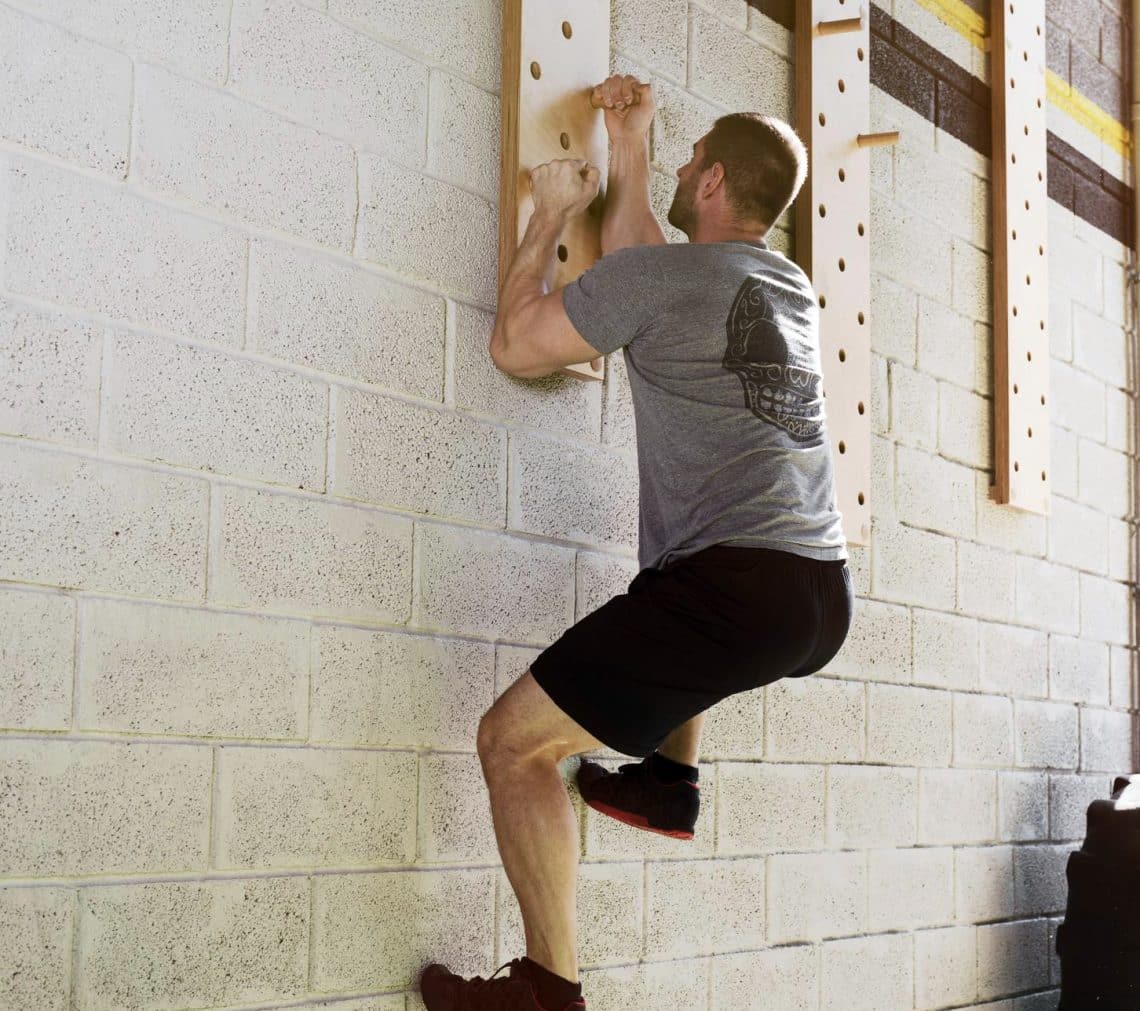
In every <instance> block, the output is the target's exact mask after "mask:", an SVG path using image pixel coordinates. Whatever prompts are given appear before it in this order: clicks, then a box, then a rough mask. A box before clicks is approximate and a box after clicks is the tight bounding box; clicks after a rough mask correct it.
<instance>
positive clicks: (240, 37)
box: [226, 0, 499, 166]
mask: <svg viewBox="0 0 1140 1011" xmlns="http://www.w3.org/2000/svg"><path fill="white" fill-rule="evenodd" d="M323 6H324V4H321V7H322V8H323ZM230 32H231V38H230V61H229V76H228V78H227V79H226V87H227V89H228V90H231V91H233V92H235V93H237V94H239V95H241V96H242V97H243V98H248V99H250V100H252V101H253V102H256V103H257V104H258V105H262V106H268V107H269V108H274V109H280V110H281V111H282V112H283V113H284V114H285V115H287V116H289V117H290V118H291V119H294V120H297V121H299V122H302V123H305V124H307V125H309V126H312V127H315V128H316V129H318V130H320V131H322V132H323V133H328V134H332V135H334V136H336V137H340V138H342V139H344V140H347V141H350V142H351V143H353V144H355V145H357V146H359V147H365V148H370V149H371V150H373V151H386V152H388V153H389V154H391V156H392V157H394V158H396V159H398V160H401V161H404V162H406V163H407V164H409V165H414V166H419V165H422V164H423V154H424V134H425V129H424V126H425V122H426V119H427V110H428V107H429V102H428V68H427V67H425V66H424V65H423V63H421V62H419V61H417V60H415V59H413V58H411V57H409V56H405V55H404V54H403V53H400V52H398V51H397V50H396V49H395V48H391V47H389V46H386V45H383V44H382V43H380V42H377V41H376V39H375V38H371V37H370V36H369V35H368V34H365V33H364V32H361V31H359V30H357V29H354V28H350V27H349V26H347V25H345V24H342V23H340V22H339V21H337V20H335V19H334V18H330V17H328V16H327V15H326V14H324V13H323V11H315V10H313V9H312V8H311V7H309V6H306V5H304V4H301V3H297V2H296V0H291V2H285V3H274V4H263V3H260V2H257V0H238V2H237V3H236V4H234V9H233V15H232V19H231V28H230ZM468 87H470V86H468ZM471 90H473V91H474V90H476V89H473V88H472V89H471ZM378 95H383V96H384V98H385V100H384V101H382V102H378V101H377V100H376V98H377V96H378ZM436 98H437V96H433V100H432V102H431V103H430V105H431V108H432V111H433V112H435V110H436V109H437V108H438V106H437V105H436V104H435V101H436ZM438 99H439V101H440V102H441V103H442V102H444V101H446V100H452V101H453V102H454V104H455V105H456V106H459V107H460V108H462V104H461V102H460V101H458V100H457V96H452V95H446V96H443V95H441V96H438ZM487 99H488V101H490V96H487ZM469 118H471V119H474V118H475V117H474V116H473V115H472V116H469ZM495 125H496V126H497V124H495ZM482 139H483V140H485V141H487V142H489V141H490V139H491V138H490V135H489V132H488V133H485V134H484V135H483V138H482ZM498 149H499V145H498V142H497V140H496V142H495V145H494V148H493V149H492V150H494V151H498ZM477 157H478V155H477V154H476V155H475V156H474V158H471V159H470V160H471V161H472V162H474V161H475V159H476V158H477Z"/></svg>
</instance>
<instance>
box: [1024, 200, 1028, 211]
mask: <svg viewBox="0 0 1140 1011" xmlns="http://www.w3.org/2000/svg"><path fill="white" fill-rule="evenodd" d="M1025 209H1026V210H1029V201H1028V200H1026V201H1025Z"/></svg>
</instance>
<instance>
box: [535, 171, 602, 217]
mask: <svg viewBox="0 0 1140 1011" xmlns="http://www.w3.org/2000/svg"><path fill="white" fill-rule="evenodd" d="M601 182H602V174H601V172H599V171H598V169H597V167H596V166H594V165H591V164H590V163H589V162H588V161H583V160H582V159H581V158H556V159H555V160H554V161H548V162H546V163H544V164H542V165H536V166H535V167H534V168H533V169H531V171H530V189H531V193H532V194H533V196H534V213H535V214H540V213H541V214H546V215H550V216H554V217H560V218H562V219H563V220H568V219H570V218H572V217H573V216H574V215H575V214H581V213H582V211H584V210H585V209H586V208H587V207H589V206H590V203H591V202H592V201H593V199H594V197H596V196H597V195H598V188H599V187H600V186H601Z"/></svg>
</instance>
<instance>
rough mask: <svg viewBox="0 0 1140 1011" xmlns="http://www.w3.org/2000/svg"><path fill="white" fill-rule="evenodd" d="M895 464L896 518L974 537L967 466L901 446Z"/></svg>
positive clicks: (971, 487)
mask: <svg viewBox="0 0 1140 1011" xmlns="http://www.w3.org/2000/svg"><path fill="white" fill-rule="evenodd" d="M934 401H935V403H936V402H937V395H936V394H935V395H934ZM895 465H896V467H897V472H896V488H895V492H896V496H897V504H898V515H899V519H901V520H902V521H903V522H904V523H909V524H911V525H912V526H922V527H926V528H928V529H934V530H938V531H941V532H942V533H947V534H952V535H954V536H957V537H971V538H972V537H974V535H975V514H974V472H973V471H972V470H971V469H970V468H969V467H965V466H963V465H962V464H960V463H954V462H953V461H952V460H947V459H944V458H943V457H941V456H936V455H933V454H931V453H926V452H924V451H922V450H918V449H912V448H910V447H909V446H903V445H900V446H899V447H898V450H897V454H896V459H895Z"/></svg>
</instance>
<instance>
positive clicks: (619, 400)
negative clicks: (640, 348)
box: [500, 355, 637, 453]
mask: <svg viewBox="0 0 1140 1011" xmlns="http://www.w3.org/2000/svg"><path fill="white" fill-rule="evenodd" d="M606 361H607V367H606V375H605V379H603V380H602V386H603V387H604V389H603V391H602V444H603V445H606V446H609V447H611V448H612V449H624V450H627V451H629V452H631V453H636V452H637V419H636V416H635V415H634V410H633V393H632V390H631V389H630V385H629V371H628V369H627V368H626V365H625V356H624V355H610V357H609V358H608V359H606ZM500 374H501V373H500ZM561 378H562V379H567V377H566V376H563V377H561ZM568 381H569V383H570V384H572V385H575V386H596V385H597V383H580V382H577V381H576V380H573V379H570V380H568ZM532 383H533V380H532ZM559 392H560V393H561V399H562V400H564V401H565V400H568V399H569V395H568V393H567V391H566V389H565V387H564V386H563V387H559ZM548 399H549V398H548ZM578 415H579V416H580V417H581V419H582V420H581V421H576V422H574V424H573V425H570V426H566V425H564V426H563V427H562V428H561V429H560V430H561V431H562V432H565V433H566V434H568V435H574V434H576V433H575V432H574V427H575V426H578V427H581V426H584V425H585V424H587V423H590V422H591V415H589V414H587V413H586V412H585V411H581V410H579V411H578ZM532 424H533V422H532Z"/></svg>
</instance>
